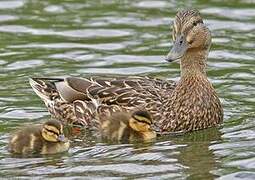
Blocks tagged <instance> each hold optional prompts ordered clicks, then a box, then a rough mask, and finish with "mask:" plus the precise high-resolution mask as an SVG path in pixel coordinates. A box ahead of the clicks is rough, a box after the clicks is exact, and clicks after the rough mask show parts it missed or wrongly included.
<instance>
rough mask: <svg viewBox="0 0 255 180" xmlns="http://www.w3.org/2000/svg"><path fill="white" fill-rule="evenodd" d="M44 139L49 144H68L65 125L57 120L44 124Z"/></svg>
mask: <svg viewBox="0 0 255 180" xmlns="http://www.w3.org/2000/svg"><path fill="white" fill-rule="evenodd" d="M42 137H43V138H44V139H45V140H46V141H49V142H66V141H67V139H66V138H65V136H64V133H63V125H62V124H61V122H59V121H57V120H49V121H46V122H45V123H44V124H43V127H42Z"/></svg>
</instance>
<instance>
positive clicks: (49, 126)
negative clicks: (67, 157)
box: [9, 120, 70, 154]
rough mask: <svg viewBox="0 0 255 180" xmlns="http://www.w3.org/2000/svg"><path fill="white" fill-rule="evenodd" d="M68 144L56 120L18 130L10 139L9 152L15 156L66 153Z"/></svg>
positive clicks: (61, 127) (60, 125)
mask: <svg viewBox="0 0 255 180" xmlns="http://www.w3.org/2000/svg"><path fill="white" fill-rule="evenodd" d="M69 146H70V143H69V142H68V140H67V139H65V137H64V136H63V126H62V124H61V123H60V122H58V121H56V120H50V121H47V122H45V123H44V124H43V125H34V126H30V127H25V128H22V129H20V130H18V131H17V132H16V133H15V134H14V135H13V136H12V137H11V139H10V142H9V150H10V152H12V153H16V154H32V153H35V154H55V153H60V152H64V151H67V150H68V149H69Z"/></svg>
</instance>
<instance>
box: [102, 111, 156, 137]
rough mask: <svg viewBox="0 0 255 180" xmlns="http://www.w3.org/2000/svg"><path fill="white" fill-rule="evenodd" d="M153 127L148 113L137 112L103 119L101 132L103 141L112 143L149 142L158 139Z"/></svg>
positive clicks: (118, 114) (117, 114)
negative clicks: (106, 140)
mask: <svg viewBox="0 0 255 180" xmlns="http://www.w3.org/2000/svg"><path fill="white" fill-rule="evenodd" d="M101 119H102V118H101ZM151 125H152V119H151V116H150V115H149V113H148V112H147V111H135V112H134V113H132V114H130V113H126V112H117V113H114V114H112V115H111V116H110V117H108V118H106V119H102V122H101V126H100V132H101V136H102V138H103V139H108V140H111V141H133V140H144V141H147V140H151V139H154V138H155V137H156V132H155V131H154V130H152V128H151Z"/></svg>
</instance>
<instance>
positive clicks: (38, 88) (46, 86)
mask: <svg viewBox="0 0 255 180" xmlns="http://www.w3.org/2000/svg"><path fill="white" fill-rule="evenodd" d="M61 81H64V79H61V78H29V83H30V85H31V87H32V88H33V90H34V92H35V93H36V94H37V95H38V96H39V97H40V98H41V99H42V100H43V101H44V102H45V103H46V104H47V103H49V101H53V100H54V99H56V98H58V97H59V93H58V91H57V89H56V86H55V83H56V82H61Z"/></svg>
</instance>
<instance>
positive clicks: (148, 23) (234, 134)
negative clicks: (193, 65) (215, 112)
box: [0, 0, 255, 179]
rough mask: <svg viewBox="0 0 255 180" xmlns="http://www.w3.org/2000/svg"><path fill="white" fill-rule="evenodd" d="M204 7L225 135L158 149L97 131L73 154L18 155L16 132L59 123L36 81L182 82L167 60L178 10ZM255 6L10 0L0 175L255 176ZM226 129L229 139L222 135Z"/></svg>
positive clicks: (213, 132)
mask: <svg viewBox="0 0 255 180" xmlns="http://www.w3.org/2000/svg"><path fill="white" fill-rule="evenodd" d="M188 6H189V7H190V6H192V7H195V8H197V9H199V10H200V11H201V13H202V15H203V17H204V18H205V19H206V20H205V23H206V24H207V25H208V26H209V28H210V30H211V31H212V36H213V44H212V48H211V52H210V53H209V59H208V76H209V77H210V80H211V81H212V83H213V84H214V86H215V88H216V91H217V93H218V94H219V96H220V97H221V100H222V102H223V105H224V111H225V117H224V124H223V126H222V127H221V128H220V130H218V129H217V128H216V129H208V130H204V131H200V132H194V133H189V134H186V135H184V136H178V137H162V138H159V139H158V140H157V141H155V142H154V143H151V144H144V143H135V144H107V143H105V142H102V141H100V140H97V139H96V138H95V137H93V136H92V135H91V134H90V133H89V132H82V133H81V135H76V136H72V138H71V140H72V148H71V149H70V150H69V152H68V153H64V154H59V155H54V156H44V157H42V156H36V157H31V158H25V157H23V158H20V157H12V156H11V155H10V154H9V153H8V151H7V149H6V145H7V143H8V137H9V134H10V131H11V130H14V129H16V128H17V127H19V126H21V125H23V124H24V123H39V122H42V121H43V120H44V119H48V118H49V114H48V112H47V111H46V109H45V106H44V105H43V104H42V102H41V100H40V99H39V98H38V97H37V96H36V95H35V94H34V93H33V92H32V89H31V87H30V86H29V83H28V77H32V76H33V77H35V76H40V77H41V76H49V77H58V76H62V75H76V76H88V75H90V74H118V75H119V74H121V75H149V76H154V77H159V78H163V79H173V80H176V79H178V77H179V65H178V63H172V64H168V63H166V62H164V59H163V56H164V55H165V54H166V52H167V51H168V49H169V47H170V45H171V43H172V42H170V38H171V37H170V33H169V30H171V27H169V25H170V24H171V20H172V19H173V17H174V15H175V13H176V10H177V9H179V8H184V7H188ZM254 7H255V4H254V2H253V1H249V0H246V1H234V3H233V1H199V0H192V1H189V2H188V3H187V2H182V1H177V0H176V1H175V0H173V1H171V2H169V1H166V0H159V1H158V0H157V1H152V0H142V1H141V0H134V1H117V0H112V1H106V0H94V1H86V2H85V1H81V0H76V1H71V0H62V1H50V0H44V1H39V0H33V1H25V0H12V1H0V22H1V24H0V32H1V37H0V38H1V40H0V47H1V48H0V68H1V70H2V71H1V72H0V80H1V83H0V124H1V125H0V176H3V177H6V178H8V177H9V178H13V176H15V175H16V176H19V177H24V178H35V177H37V178H38V177H40V178H47V177H60V176H65V177H67V178H70V177H72V178H76V179H79V178H80V179H83V178H84V177H89V178H95V179H99V178H106V179H107V178H108V179H115V178H117V179H121V178H123V177H128V178H130V179H132V178H137V179H139V178H140V179H145V178H151V179H155V178H158V179H159V178H165V179H170V178H172V179H173V178H177V179H178V178H179V179H183V178H186V177H188V178H190V179H212V178H215V177H223V178H230V179H232V178H239V179H240V178H247V179H248V178H250V179H254V172H253V171H254V169H255V164H254V157H255V153H254V152H255V143H254V137H255V136H254V132H255V121H254V109H255V103H254V102H255V98H254V97H255V94H254V92H255V84H254V79H255V73H254V72H255V68H254V67H255V66H254V65H255V61H254V59H255V51H254V47H255V43H254V41H253V39H254V38H255V34H254V30H255V23H254V22H255V15H254V10H253V9H254ZM219 131H220V132H219Z"/></svg>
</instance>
